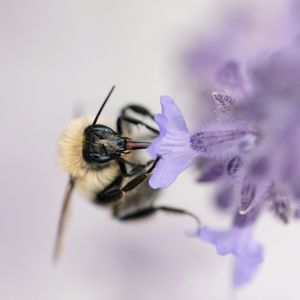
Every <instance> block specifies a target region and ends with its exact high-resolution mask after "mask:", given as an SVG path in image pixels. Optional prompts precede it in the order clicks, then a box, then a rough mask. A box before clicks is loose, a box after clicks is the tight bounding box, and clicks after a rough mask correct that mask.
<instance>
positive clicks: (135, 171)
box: [118, 158, 154, 177]
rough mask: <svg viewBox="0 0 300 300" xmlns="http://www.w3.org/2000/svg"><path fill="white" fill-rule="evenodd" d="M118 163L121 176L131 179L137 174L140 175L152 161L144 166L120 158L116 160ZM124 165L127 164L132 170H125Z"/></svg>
mask: <svg viewBox="0 0 300 300" xmlns="http://www.w3.org/2000/svg"><path fill="white" fill-rule="evenodd" d="M118 162H119V166H120V169H121V173H122V175H123V176H124V177H131V176H134V175H137V174H138V173H141V172H142V171H144V170H145V169H146V168H147V167H148V166H149V165H151V164H152V163H153V162H154V161H153V160H149V161H148V162H147V163H146V164H136V163H133V162H131V161H128V160H125V159H122V158H120V159H119V160H118ZM126 164H128V165H129V166H131V167H132V169H131V170H130V171H128V170H127V168H126Z"/></svg>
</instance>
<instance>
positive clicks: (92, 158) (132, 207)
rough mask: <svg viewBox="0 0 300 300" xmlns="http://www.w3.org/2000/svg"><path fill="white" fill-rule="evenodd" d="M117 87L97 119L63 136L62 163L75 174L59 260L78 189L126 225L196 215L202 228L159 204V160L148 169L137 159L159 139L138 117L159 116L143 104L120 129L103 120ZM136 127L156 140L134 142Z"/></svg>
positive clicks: (78, 123)
mask: <svg viewBox="0 0 300 300" xmlns="http://www.w3.org/2000/svg"><path fill="white" fill-rule="evenodd" d="M114 88H115V86H113V87H112V88H111V90H110V92H109V93H108V95H107V97H106V98H105V100H104V102H103V103H102V105H101V107H100V109H99V111H98V113H97V115H96V117H95V118H94V119H92V118H89V117H86V118H78V119H75V120H73V121H71V122H70V124H69V126H68V127H67V128H66V129H65V131H64V132H63V134H62V136H61V139H60V143H59V164H60V166H61V167H62V169H63V170H64V171H66V172H67V173H68V174H69V182H68V186H67V190H66V193H65V196H64V201H63V206H62V211H61V215H60V220H59V225H58V231H57V236H56V243H55V249H54V258H55V259H57V258H58V256H59V252H60V248H61V243H62V236H63V232H64V228H65V225H66V224H65V223H66V215H67V212H68V209H69V205H70V199H71V193H72V191H73V189H74V188H75V187H76V189H78V191H79V192H80V193H81V194H82V195H83V196H85V197H86V198H88V199H90V200H91V201H92V202H93V203H95V204H97V205H102V206H104V205H105V206H109V207H111V208H112V214H113V217H115V218H117V219H119V220H122V221H126V220H133V219H138V218H142V217H145V216H148V215H151V214H153V213H155V212H157V211H165V212H171V213H178V214H186V215H190V216H192V217H193V218H195V219H196V221H197V222H198V223H199V220H198V218H197V217H196V216H195V215H194V214H192V213H190V212H188V211H186V210H183V209H178V208H174V207H169V206H155V205H154V201H155V199H156V196H157V194H158V192H159V190H154V189H152V188H151V187H150V186H149V184H148V179H149V177H150V176H151V173H152V171H153V169H154V168H155V166H156V164H157V162H158V160H159V158H157V159H156V160H149V161H146V162H145V163H144V164H142V163H140V161H139V159H138V155H137V150H141V149H146V148H147V147H148V146H149V145H150V142H151V139H153V138H155V137H156V136H158V134H159V130H157V129H156V128H155V127H153V126H150V125H148V124H147V123H146V122H144V121H142V120H141V118H138V117H137V116H140V117H143V118H148V119H150V120H152V121H153V120H154V116H153V114H151V113H150V111H149V110H148V109H146V108H144V107H142V106H140V105H128V106H126V107H124V108H123V109H122V110H121V113H120V116H119V117H118V118H117V122H116V130H114V129H112V128H111V127H110V126H107V125H104V124H102V123H100V122H99V121H98V119H99V116H100V115H101V113H102V110H103V108H104V107H105V105H106V103H107V101H108V99H109V98H110V96H111V94H112V92H113V90H114ZM132 113H134V114H135V115H136V117H133V116H132ZM153 123H154V122H153ZM132 126H135V127H136V126H139V127H140V126H142V127H144V128H145V130H147V131H148V132H149V133H150V136H151V138H150V141H137V140H133V139H132V137H131V136H130V131H131V130H130V127H132Z"/></svg>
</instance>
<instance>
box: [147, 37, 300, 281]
mask: <svg viewBox="0 0 300 300" xmlns="http://www.w3.org/2000/svg"><path fill="white" fill-rule="evenodd" d="M218 61H219V62H220V66H219V68H216V70H222V72H220V71H218V72H216V73H215V82H216V84H215V86H216V87H217V88H219V89H222V86H223V87H224V86H226V89H225V88H224V89H222V90H221V91H217V92H213V91H211V92H212V94H211V99H212V101H213V102H214V107H215V117H214V119H213V120H212V121H210V122H208V123H207V124H205V125H203V126H202V127H201V128H199V130H197V131H196V132H190V131H189V130H188V128H187V126H186V123H185V120H184V118H183V116H182V113H181V111H180V110H179V108H178V107H177V106H176V104H175V102H174V101H173V100H172V99H171V98H170V97H168V96H163V97H161V107H162V113H161V114H159V115H157V116H156V118H155V120H156V122H157V124H158V125H159V128H160V136H159V137H158V138H157V139H155V140H154V141H153V143H152V144H151V146H150V147H149V153H150V155H151V156H152V157H153V158H156V157H160V160H159V162H158V164H157V167H156V169H155V170H154V172H153V175H152V177H151V178H150V185H151V186H152V187H153V188H166V187H168V186H169V185H171V184H172V183H173V182H174V181H175V180H176V177H177V176H178V175H179V174H180V173H181V172H183V171H184V170H186V169H187V168H189V167H190V166H191V165H192V163H193V161H194V158H195V157H198V158H200V163H199V164H198V165H199V166H200V168H201V175H200V177H199V178H198V181H199V182H206V181H217V182H218V186H219V193H218V195H217V203H218V204H219V206H220V207H222V208H224V209H228V208H230V210H229V211H231V212H233V219H232V226H231V228H229V229H228V230H225V231H224V230H222V231H217V230H213V229H210V228H208V227H203V228H201V229H199V231H198V232H197V235H198V236H199V237H201V238H202V239H203V240H205V241H207V242H209V243H212V244H214V245H215V247H216V249H217V252H218V253H219V254H221V255H226V254H232V255H234V256H235V258H236V260H235V273H234V283H235V285H242V284H244V283H245V282H247V281H248V280H249V279H250V278H251V277H252V275H253V273H254V271H255V270H256V269H257V267H258V266H259V263H260V262H261V261H262V258H263V251H262V247H261V246H260V245H259V244H258V243H257V242H256V241H255V240H254V238H253V227H254V224H255V222H256V220H257V218H258V217H259V216H260V215H261V214H262V212H263V211H264V210H270V211H271V212H272V213H273V214H274V215H275V216H276V217H277V218H278V219H279V220H281V221H282V222H284V223H287V222H288V221H289V220H291V219H292V218H298V217H299V216H300V185H299V182H300V136H299V134H298V133H299V132H300V85H299V78H300V41H299V38H296V39H293V40H292V41H290V42H289V43H288V44H286V45H285V46H284V47H278V48H277V49H275V50H273V51H272V52H270V51H269V52H268V54H267V55H265V56H260V58H259V59H257V60H256V61H255V63H253V61H252V62H251V63H250V62H249V63H246V64H243V65H239V64H238V63H237V62H234V61H232V60H230V61H226V60H225V61H224V60H223V61H222V60H218ZM210 85H212V86H213V81H211V82H210ZM210 88H211V87H208V90H209V89H210ZM230 88H232V90H233V93H232V95H231V94H230ZM236 91H239V92H236Z"/></svg>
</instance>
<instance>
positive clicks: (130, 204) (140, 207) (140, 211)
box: [113, 180, 159, 220]
mask: <svg viewBox="0 0 300 300" xmlns="http://www.w3.org/2000/svg"><path fill="white" fill-rule="evenodd" d="M158 193H159V190H157V189H156V190H154V189H152V188H151V187H150V186H149V183H148V180H147V181H145V182H143V183H142V184H141V185H139V186H138V187H136V188H135V189H133V190H131V191H129V192H127V193H126V194H125V196H124V198H123V199H122V200H120V201H119V202H117V203H116V204H115V205H114V206H113V215H114V217H116V218H118V219H120V220H125V219H128V220H129V219H135V218H138V217H139V216H143V215H145V214H146V213H147V212H151V211H152V210H151V208H153V203H154V201H155V200H156V198H157V195H158Z"/></svg>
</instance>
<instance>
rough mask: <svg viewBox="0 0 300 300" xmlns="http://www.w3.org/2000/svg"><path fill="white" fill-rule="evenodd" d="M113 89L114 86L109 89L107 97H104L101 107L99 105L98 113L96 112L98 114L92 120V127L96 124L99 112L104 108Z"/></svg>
mask: <svg viewBox="0 0 300 300" xmlns="http://www.w3.org/2000/svg"><path fill="white" fill-rule="evenodd" d="M115 87H116V86H115V85H113V86H112V88H111V89H110V91H109V93H108V95H107V96H106V98H105V100H104V101H103V103H102V105H101V107H100V109H99V111H98V113H97V115H96V117H95V120H94V122H93V124H92V126H95V125H96V123H97V121H98V118H99V116H100V114H101V112H102V110H103V108H104V106H105V104H106V102H107V101H108V99H109V97H110V95H111V94H112V92H113V91H114V89H115Z"/></svg>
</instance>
